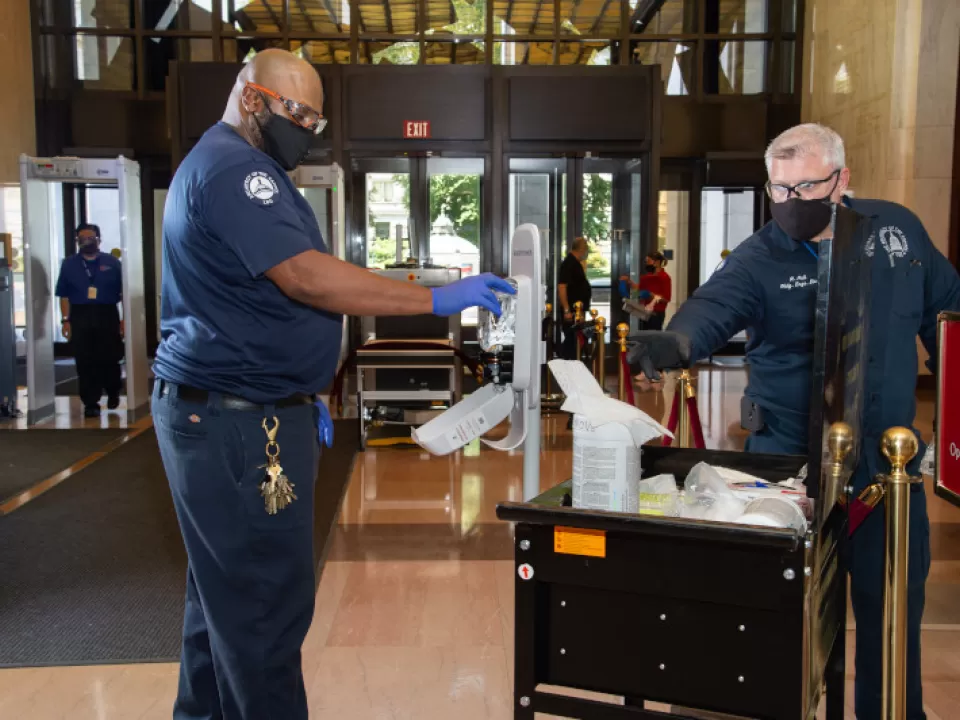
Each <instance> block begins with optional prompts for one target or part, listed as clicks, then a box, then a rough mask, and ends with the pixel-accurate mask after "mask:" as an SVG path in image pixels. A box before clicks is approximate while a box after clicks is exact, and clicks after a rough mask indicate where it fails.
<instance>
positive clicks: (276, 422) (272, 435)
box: [260, 415, 280, 445]
mask: <svg viewBox="0 0 960 720" xmlns="http://www.w3.org/2000/svg"><path fill="white" fill-rule="evenodd" d="M260 426H261V427H262V428H263V431H264V432H265V433H266V434H267V440H268V441H269V442H270V443H271V444H274V445H276V443H277V433H278V432H279V431H280V418H278V417H277V416H276V415H274V416H273V428H272V429H271V428H268V427H267V418H264V419H263V422H262V423H260Z"/></svg>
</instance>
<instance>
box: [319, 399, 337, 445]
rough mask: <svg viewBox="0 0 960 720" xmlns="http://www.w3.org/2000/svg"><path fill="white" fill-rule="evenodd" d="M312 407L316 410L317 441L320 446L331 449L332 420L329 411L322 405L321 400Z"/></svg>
mask: <svg viewBox="0 0 960 720" xmlns="http://www.w3.org/2000/svg"><path fill="white" fill-rule="evenodd" d="M314 405H315V406H316V408H317V412H318V413H319V414H318V415H317V440H318V441H319V442H320V445H321V446H323V445H326V446H327V447H333V418H332V417H330V411H329V410H328V409H327V406H326V405H324V404H323V400H317V401H316V402H315V403H314Z"/></svg>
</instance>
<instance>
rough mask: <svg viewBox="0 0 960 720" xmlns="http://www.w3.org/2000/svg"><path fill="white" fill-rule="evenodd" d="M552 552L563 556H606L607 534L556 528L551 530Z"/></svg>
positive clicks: (578, 529) (597, 531) (598, 531)
mask: <svg viewBox="0 0 960 720" xmlns="http://www.w3.org/2000/svg"><path fill="white" fill-rule="evenodd" d="M553 551H554V552H558V553H564V554H565V555H586V556H588V557H606V556H607V533H606V532H604V531H603V530H584V529H583V528H568V527H556V528H554V529H553Z"/></svg>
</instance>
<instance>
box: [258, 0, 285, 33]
mask: <svg viewBox="0 0 960 720" xmlns="http://www.w3.org/2000/svg"><path fill="white" fill-rule="evenodd" d="M260 4H261V5H263V9H264V10H266V11H267V14H268V15H269V16H270V19H271V20H273V24H274V25H276V26H277V30H279V31H280V32H283V23H282V22H280V16H279V15H277V13H276V11H275V10H274V9H273V6H272V5H271V4H270V3H268V2H267V0H260Z"/></svg>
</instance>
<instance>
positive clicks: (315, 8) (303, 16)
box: [287, 0, 350, 34]
mask: <svg viewBox="0 0 960 720" xmlns="http://www.w3.org/2000/svg"><path fill="white" fill-rule="evenodd" d="M289 6H290V15H289V17H288V18H287V22H288V23H289V24H290V32H292V33H301V32H318V33H344V34H346V33H349V32H350V2H349V0H298V1H297V2H291V3H289Z"/></svg>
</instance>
